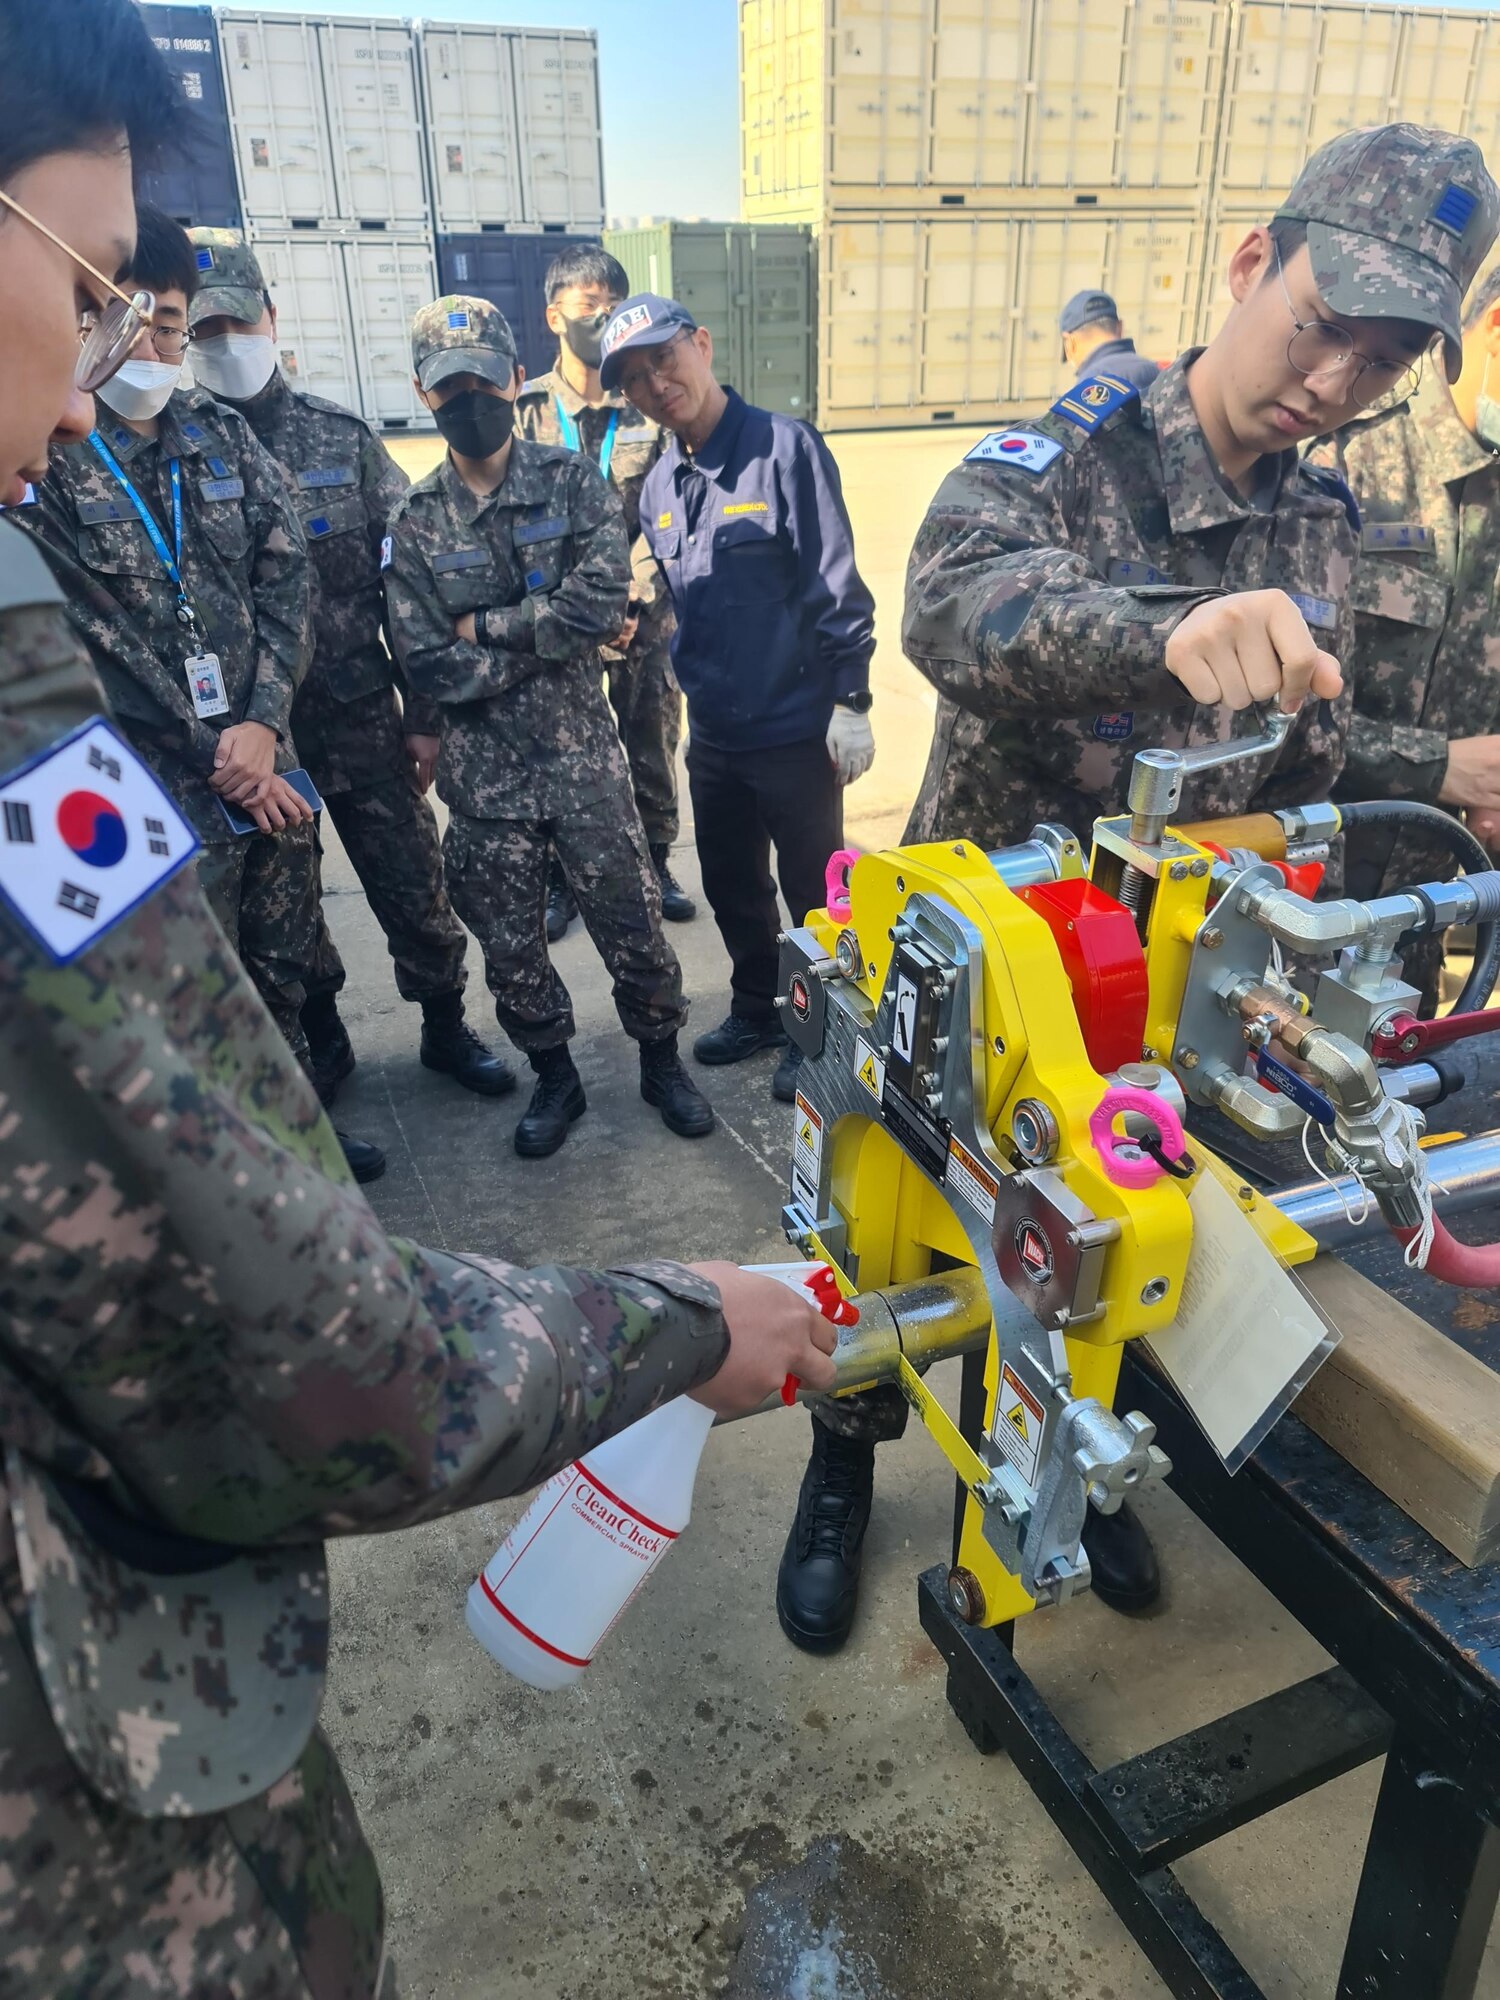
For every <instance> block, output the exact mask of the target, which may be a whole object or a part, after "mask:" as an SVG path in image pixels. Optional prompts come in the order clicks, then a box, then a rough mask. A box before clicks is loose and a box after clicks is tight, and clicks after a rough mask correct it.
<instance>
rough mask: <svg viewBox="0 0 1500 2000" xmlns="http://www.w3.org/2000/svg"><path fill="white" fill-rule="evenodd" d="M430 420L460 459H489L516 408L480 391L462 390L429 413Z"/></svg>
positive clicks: (512, 422) (508, 431) (508, 428)
mask: <svg viewBox="0 0 1500 2000" xmlns="http://www.w3.org/2000/svg"><path fill="white" fill-rule="evenodd" d="M432 415H433V420H434V422H435V423H436V424H437V427H438V429H439V430H440V431H441V432H442V434H443V436H444V437H445V438H446V439H447V440H448V442H449V444H451V445H452V447H453V449H454V450H455V451H456V452H457V453H458V455H459V457H460V458H490V457H492V456H493V455H494V453H495V452H497V451H498V450H499V449H500V447H501V445H503V444H504V443H505V440H506V439H507V438H508V437H509V436H510V434H511V431H512V429H513V428H514V425H515V421H516V406H515V404H514V403H510V402H507V401H506V399H505V398H504V397H503V396H488V395H486V394H485V392H484V390H483V389H463V390H461V391H460V392H459V394H458V395H456V396H450V397H449V398H448V400H447V402H446V403H443V404H442V405H440V406H439V408H437V409H435V410H434V411H433V413H432Z"/></svg>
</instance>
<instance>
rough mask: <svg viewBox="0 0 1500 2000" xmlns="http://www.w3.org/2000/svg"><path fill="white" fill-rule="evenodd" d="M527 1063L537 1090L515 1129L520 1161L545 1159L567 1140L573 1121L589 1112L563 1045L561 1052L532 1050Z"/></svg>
mask: <svg viewBox="0 0 1500 2000" xmlns="http://www.w3.org/2000/svg"><path fill="white" fill-rule="evenodd" d="M526 1060H527V1061H528V1062H529V1063H530V1064H531V1067H532V1068H533V1069H534V1070H535V1071H536V1089H535V1090H533V1091H532V1093H531V1102H530V1104H528V1105H527V1107H526V1116H525V1117H524V1118H523V1119H522V1120H521V1122H520V1124H519V1125H518V1126H517V1127H516V1151H517V1152H518V1153H519V1154H520V1155H521V1157H522V1159H523V1160H544V1159H545V1158H546V1157H547V1155H548V1154H549V1153H555V1152H556V1151H557V1149H558V1147H559V1146H560V1145H561V1144H562V1142H563V1140H564V1139H566V1138H567V1136H568V1127H569V1126H570V1125H571V1124H572V1123H573V1120H574V1119H575V1118H581V1117H582V1116H583V1114H584V1112H585V1111H587V1110H588V1108H589V1107H588V1099H587V1098H586V1097H585V1096H584V1094H583V1078H582V1077H581V1076H580V1075H579V1074H578V1072H577V1070H576V1069H574V1067H573V1058H572V1057H571V1056H570V1055H569V1054H568V1050H567V1044H566V1043H564V1045H563V1046H562V1047H561V1048H560V1049H533V1050H531V1051H530V1052H529V1054H528V1055H527V1058H526Z"/></svg>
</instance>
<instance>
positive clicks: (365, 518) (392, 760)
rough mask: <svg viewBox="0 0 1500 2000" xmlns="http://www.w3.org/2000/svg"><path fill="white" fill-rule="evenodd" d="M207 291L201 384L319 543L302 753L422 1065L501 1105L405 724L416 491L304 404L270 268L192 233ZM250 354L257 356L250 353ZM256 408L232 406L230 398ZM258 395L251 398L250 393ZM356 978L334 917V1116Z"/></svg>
mask: <svg viewBox="0 0 1500 2000" xmlns="http://www.w3.org/2000/svg"><path fill="white" fill-rule="evenodd" d="M189 233H190V238H191V241H192V242H193V244H194V246H195V249H196V252H197V257H198V267H199V272H200V285H199V290H198V293H197V295H196V296H195V298H194V300H193V303H192V307H191V309H190V312H189V319H190V322H191V324H192V327H193V332H194V346H193V360H194V367H195V370H196V372H197V373H198V375H199V378H200V379H201V380H203V381H204V384H205V386H206V387H207V388H208V389H209V390H210V391H211V392H212V393H214V394H215V395H217V396H218V397H219V399H220V401H222V402H227V403H229V404H231V406H232V407H233V408H235V409H237V410H238V411H239V412H240V415H241V416H242V417H243V418H244V419H245V421H246V423H248V424H249V426H250V428H251V429H252V430H253V431H254V433H255V435H256V437H257V438H258V439H259V440H260V442H261V443H262V444H263V445H264V446H265V448H266V450H267V451H269V452H270V453H271V455H272V457H273V458H275V459H276V460H277V462H278V463H279V464H280V465H281V466H282V467H283V469H284V470H285V472H286V474H287V477H288V479H289V481H290V484H291V488H292V493H293V497H294V499H295V501H296V504H297V510H298V513H299V514H300V515H301V518H302V526H303V529H304V531H305V533H306V535H307V547H308V553H309V556H310V558H311V563H312V579H313V657H312V664H311V666H310V667H309V668H308V671H307V678H306V679H305V680H304V681H303V683H302V685H301V687H300V688H299V689H298V691H297V698H296V700H295V701H294V702H293V704H292V734H293V737H294V738H295V740H296V745H297V753H298V755H299V756H300V757H301V759H302V761H303V763H304V764H305V765H306V767H307V770H308V771H309V773H310V774H311V776H312V780H313V783H314V784H315V785H316V786H317V788H318V791H319V793H320V794H321V796H322V799H323V802H324V804H325V806H326V807H327V809H328V813H329V816H330V817H331V819H332V820H333V823H334V825H335V826H336V827H337V828H338V832H339V838H340V840H342V842H343V843H344V851H345V853H346V854H347V855H348V856H349V859H350V861H351V862H352V863H353V865H354V872H355V873H356V874H357V875H358V877H359V879H360V882H361V884H362V886H363V888H364V891H365V894H366V896H367V897H368V898H369V902H370V908H371V909H372V910H373V911H374V913H375V917H376V920H377V922H378V923H379V925H380V927H381V929H382V930H383V931H384V932H385V936H386V943H387V944H388V946H389V948H390V953H391V958H392V960H393V961H394V963H395V970H396V986H397V989H398V990H399V992H400V994H401V997H402V999H403V1000H415V1001H417V1002H418V1003H419V1004H420V1006H421V1009H422V1047H421V1059H422V1061H423V1063H424V1064H425V1065H426V1066H427V1068H429V1069H436V1070H443V1071H446V1072H447V1073H448V1074H449V1075H451V1076H454V1077H456V1078H457V1079H458V1081H459V1082H460V1083H462V1084H463V1085H464V1086H465V1087H466V1088H467V1089H469V1090H474V1091H478V1092H479V1093H480V1094H481V1095H483V1096H488V1097H498V1096H500V1095H502V1094H503V1093H504V1092H506V1091H508V1090H513V1089H514V1088H515V1074H514V1072H513V1071H512V1070H511V1069H510V1068H508V1066H507V1065H506V1064H504V1063H502V1062H501V1061H500V1059H499V1058H498V1057H497V1056H494V1055H491V1054H490V1052H489V1051H488V1050H487V1049H486V1048H485V1047H484V1044H483V1043H482V1042H481V1041H480V1040H479V1038H478V1036H477V1035H476V1034H475V1033H474V1031H473V1029H472V1028H470V1027H469V1025H468V1023H467V1022H466V1021H465V1019H464V1002H463V991H464V982H465V977H466V975H465V971H464V950H465V938H464V931H463V926H462V925H461V924H460V923H459V921H458V918H457V917H456V916H455V915H454V914H453V910H452V907H451V906H450V904H449V902H448V896H447V892H446V890H445V889H444V887H443V862H442V854H441V851H440V849H439V846H438V832H437V822H436V821H435V819H434V818H433V813H432V808H431V806H430V805H429V804H428V803H427V801H426V799H425V797H424V796H423V792H422V788H421V786H420V784H419V782H418V779H417V776H416V773H415V771H414V769H413V759H412V754H411V746H410V745H409V743H408V741H407V740H406V739H408V738H412V739H421V738H423V737H427V736H430V737H432V738H434V739H435V738H436V735H437V719H436V717H435V716H423V715H421V714H419V713H417V712H416V711H415V710H410V709H409V711H408V713H407V714H406V717H405V720H404V721H403V715H402V709H401V707H400V706H399V705H398V703H397V700H396V688H395V669H394V666H393V664H392V660H391V656H390V653H389V652H388V651H387V650H386V646H385V642H384V639H383V637H382V626H383V624H384V621H385V596H384V592H383V591H382V589H381V583H380V550H381V545H382V543H383V541H384V538H385V526H386V521H387V519H388V518H389V516H390V512H391V509H392V508H393V507H394V506H395V504H396V502H397V501H398V500H399V499H400V497H401V495H402V494H403V493H404V492H405V491H406V487H407V479H406V475H405V473H404V472H402V470H401V468H400V467H399V466H398V465H397V464H396V462H395V460H394V459H393V458H392V457H391V455H390V453H389V452H388V451H387V450H386V449H385V446H384V445H383V444H382V443H381V442H380V440H379V438H378V437H376V435H375V433H374V431H372V430H371V428H370V426H369V425H368V424H367V423H366V422H365V421H364V419H363V417H357V416H355V415H354V414H353V412H352V411H350V410H343V409H340V408H339V406H338V404H337V403H329V402H325V401H324V399H323V398H322V397H321V396H311V395H308V394H307V393H306V392H305V391H304V390H301V389H294V388H293V387H292V386H291V384H290V383H289V382H288V381H287V379H286V377H285V376H284V375H283V374H282V372H281V369H280V368H279V367H278V366H277V363H276V349H275V345H274V343H275V334H276V313H275V308H274V306H273V305H272V304H271V302H270V295H269V293H268V292H267V291H266V285H265V279H264V277H263V276H262V273H261V269H260V265H259V263H258V262H257V261H256V257H255V253H254V251H253V250H251V249H250V247H249V246H248V245H247V244H245V243H243V242H241V240H240V239H239V237H238V236H237V235H236V234H235V233H234V232H233V231H232V230H226V229H196V230H192V231H190V232H189ZM236 334H237V335H239V336H240V337H241V341H242V343H243V341H244V340H245V339H247V338H248V339H253V340H259V341H263V342H264V355H263V356H256V357H254V359H253V361H252V364H251V365H252V366H253V367H254V371H255V373H256V374H257V375H258V374H260V373H261V372H262V370H263V369H264V368H268V369H269V374H268V375H267V376H266V379H265V381H264V383H263V384H261V385H259V386H257V387H254V388H253V389H252V388H251V384H250V382H249V381H242V380H235V379H232V371H233V370H234V369H236V368H239V367H242V366H243V365H244V363H243V361H242V359H241V357H239V356H235V357H233V359H232V361H231V363H230V369H231V379H230V380H228V381H227V382H221V381H220V379H219V374H218V372H217V371H218V370H221V369H223V368H224V367H225V363H224V362H222V361H221V360H220V359H219V357H218V356H217V355H216V354H213V355H212V357H211V358H210V359H208V360H207V364H206V365H205V357H209V356H210V355H211V350H212V349H214V348H216V347H217V346H218V345H219V344H220V343H221V342H222V341H224V340H225V338H226V336H227V337H229V338H232V337H233V336H235V335H236ZM242 352H243V347H242ZM231 389H233V390H236V391H239V392H241V393H236V394H234V395H231V394H230V390H231ZM245 390H250V393H248V394H245V393H243V392H244V391H245ZM343 984H344V966H343V961H342V960H341V959H340V957H339V954H338V949H337V947H336V946H335V944H334V942H333V939H332V938H331V937H330V935H329V933H328V926H327V924H326V922H325V921H324V919H323V914H322V905H321V902H320V904H319V910H318V935H317V946H316V952H315V957H314V963H313V970H312V973H311V975H310V977H309V979H308V982H307V986H308V992H307V999H306V1001H305V1003H304V1005H303V1008H302V1025H303V1028H304V1029H305V1030H306V1033H307V1037H308V1041H309V1044H310V1046H311V1049H312V1056H313V1064H314V1074H315V1080H316V1082H317V1084H318V1090H319V1095H320V1096H321V1097H322V1099H323V1102H324V1103H325V1104H329V1103H331V1102H332V1101H333V1096H334V1093H335V1092H336V1091H337V1089H338V1085H339V1083H340V1082H341V1081H342V1080H343V1078H344V1077H346V1076H347V1075H348V1074H349V1072H350V1071H351V1070H352V1069H353V1067H354V1050H353V1048H352V1047H351V1046H350V1042H349V1037H348V1035H347V1034H346V1033H345V1030H344V1024H343V1022H342V1021H341V1020H340V1019H339V1014H338V1005H337V1001H338V994H339V992H340V991H341V989H342V987H343Z"/></svg>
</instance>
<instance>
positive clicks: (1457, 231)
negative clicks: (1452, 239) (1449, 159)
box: [1431, 181, 1479, 236]
mask: <svg viewBox="0 0 1500 2000" xmlns="http://www.w3.org/2000/svg"><path fill="white" fill-rule="evenodd" d="M1478 205H1479V197H1478V195H1477V194H1474V193H1473V192H1472V191H1471V190H1470V189H1468V188H1466V187H1460V186H1459V185H1458V183H1457V181H1449V183H1448V185H1447V186H1446V187H1445V188H1444V189H1443V192H1442V193H1441V194H1440V195H1439V196H1438V200H1437V206H1436V207H1435V208H1434V209H1433V211H1432V218H1431V219H1432V220H1433V221H1434V222H1435V223H1436V224H1437V225H1438V227H1439V229H1446V230H1447V231H1448V234H1449V235H1450V236H1462V235H1463V233H1464V231H1465V230H1466V229H1467V228H1468V226H1469V217H1470V216H1471V215H1472V214H1473V213H1474V210H1475V209H1476V208H1477V207H1478Z"/></svg>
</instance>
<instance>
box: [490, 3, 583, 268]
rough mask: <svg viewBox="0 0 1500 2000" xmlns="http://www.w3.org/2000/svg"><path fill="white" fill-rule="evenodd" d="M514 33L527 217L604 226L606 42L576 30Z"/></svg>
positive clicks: (575, 227)
mask: <svg viewBox="0 0 1500 2000" xmlns="http://www.w3.org/2000/svg"><path fill="white" fill-rule="evenodd" d="M512 36H513V46H512V53H511V62H512V67H513V70H514V73H515V83H516V128H517V133H518V135H519V141H520V150H521V161H522V181H523V186H524V189H525V218H526V220H527V221H528V222H532V223H541V224H546V223H553V224H556V225H559V226H560V227H562V228H564V229H568V230H590V229H602V228H603V227H604V141H603V135H602V133H601V131H600V125H599V44H598V40H597V38H596V37H595V36H594V35H593V34H592V33H591V32H585V31H583V30H580V29H571V28H564V29H561V30H556V31H554V30H552V29H549V28H516V29H514V30H513V31H512Z"/></svg>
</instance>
